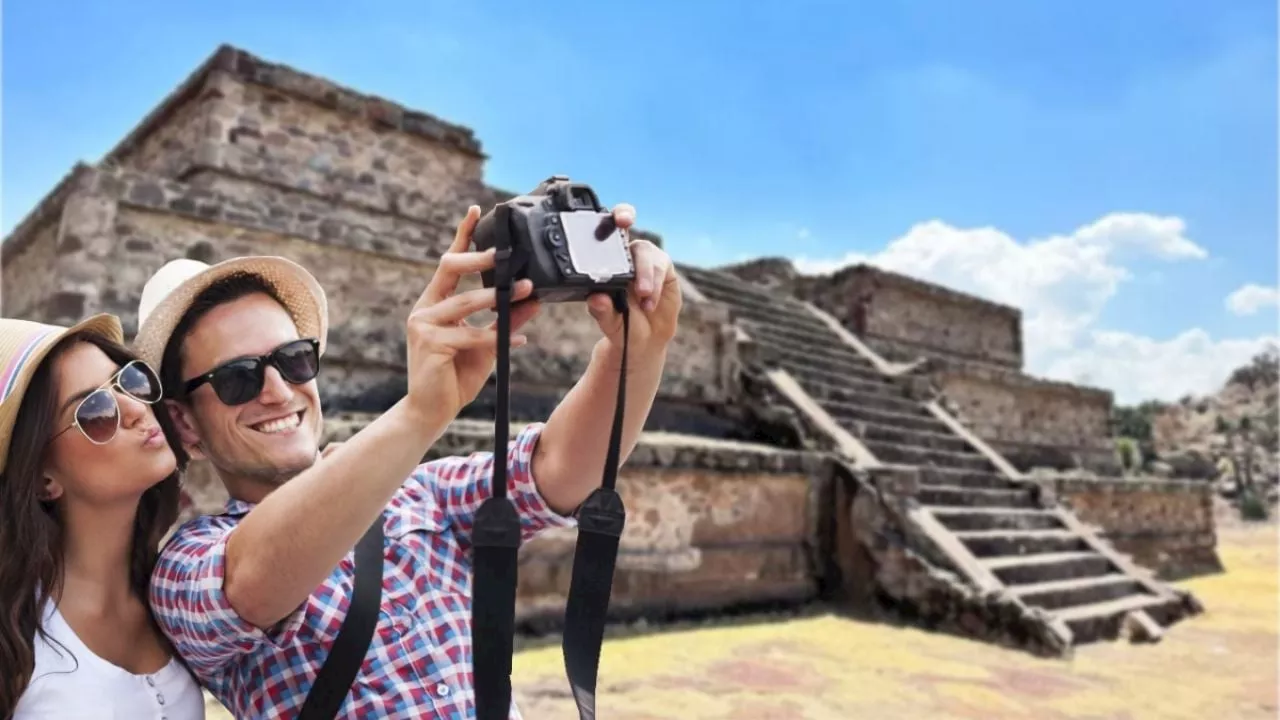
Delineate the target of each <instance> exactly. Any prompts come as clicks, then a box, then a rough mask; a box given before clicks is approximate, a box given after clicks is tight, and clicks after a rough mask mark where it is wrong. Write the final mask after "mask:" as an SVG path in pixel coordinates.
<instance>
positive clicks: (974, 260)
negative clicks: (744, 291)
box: [796, 213, 1265, 402]
mask: <svg viewBox="0 0 1280 720" xmlns="http://www.w3.org/2000/svg"><path fill="white" fill-rule="evenodd" d="M1208 257H1209V254H1208V252H1206V251H1205V249H1204V248H1203V247H1201V246H1200V245H1198V244H1197V243H1196V242H1195V241H1193V240H1192V239H1190V238H1189V237H1187V234H1186V224H1185V223H1184V222H1183V221H1182V219H1180V218H1177V217H1167V216H1157V215H1150V214H1145V213H1112V214H1109V215H1106V216H1104V217H1102V218H1100V219H1099V220H1097V221H1096V222H1093V223H1091V224H1088V225H1085V226H1082V227H1080V228H1077V229H1076V230H1075V231H1074V232H1072V233H1071V234H1069V235H1054V236H1050V237H1045V238H1038V239H1032V240H1029V241H1026V242H1019V241H1018V240H1016V239H1015V238H1013V237H1011V236H1010V235H1008V234H1007V233H1005V232H1003V231H1001V230H999V229H997V228H994V227H983V228H967V229H965V228H957V227H954V226H952V225H948V224H947V223H944V222H942V221H939V220H932V221H929V222H924V223H920V224H918V225H915V226H914V227H912V228H911V229H910V230H908V231H907V233H906V234H905V235H903V236H902V237H899V238H897V239H896V240H894V241H892V242H890V243H889V244H888V245H887V246H886V247H885V248H884V249H883V250H881V251H880V252H877V253H874V254H870V255H867V254H859V253H850V254H848V255H846V256H844V257H842V258H839V259H837V260H820V259H819V260H815V259H809V258H800V259H798V260H796V266H797V268H798V269H799V270H800V272H804V273H825V272H830V271H832V270H835V269H837V268H839V267H843V266H845V265H849V264H853V263H857V262H865V263H868V264H871V265H875V266H877V267H881V268H884V269H886V270H892V271H895V272H899V273H902V274H904V275H910V276H912V277H917V278H921V279H924V280H928V281H931V282H936V283H938V284H941V285H945V286H947V287H951V288H954V289H956V290H961V291H964V292H968V293H971V294H973V295H977V296H979V297H983V298H986V299H989V300H993V301H995V302H1000V303H1004V304H1007V305H1012V306H1014V307H1017V308H1019V309H1021V310H1022V312H1023V338H1024V348H1025V351H1026V359H1027V362H1026V367H1027V370H1028V371H1030V372H1032V373H1035V374H1037V375H1043V376H1045V377H1050V378H1057V379H1061V380H1068V381H1074V382H1081V383H1087V384H1090V385H1095V386H1099V387H1105V388H1108V389H1111V390H1112V391H1113V392H1115V393H1116V399H1117V401H1119V402H1133V401H1136V400H1140V399H1143V398H1147V397H1156V398H1167V399H1175V398H1177V397H1179V396H1181V395H1183V394H1185V393H1187V392H1207V391H1211V390H1213V389H1215V388H1216V387H1218V386H1219V385H1220V384H1221V383H1222V382H1223V381H1224V380H1225V379H1226V377H1227V375H1228V374H1229V373H1230V371H1231V370H1232V369H1233V368H1235V367H1236V366H1238V365H1240V364H1242V363H1244V362H1245V361H1247V360H1248V359H1249V357H1251V356H1252V354H1253V353H1254V352H1256V351H1258V349H1260V348H1261V347H1262V345H1263V343H1264V342H1265V339H1264V338H1257V339H1229V340H1218V341H1214V340H1213V339H1212V338H1210V337H1209V336H1208V334H1206V333H1205V332H1204V331H1203V330H1198V329H1196V330H1189V331H1187V332H1184V333H1183V334H1181V335H1179V336H1177V337H1175V338H1172V339H1169V340H1163V341H1161V340H1155V339H1152V338H1145V337H1140V336H1136V335H1130V334H1126V333H1117V332H1106V331H1102V330H1098V329H1097V328H1095V327H1094V326H1095V323H1096V322H1097V319H1098V316H1099V315H1100V313H1101V312H1102V310H1103V309H1104V308H1105V307H1106V305H1107V303H1108V302H1109V301H1110V300H1111V298H1112V297H1114V296H1115V294H1116V292H1117V290H1118V289H1119V287H1120V284H1121V283H1123V282H1125V281H1129V280H1133V279H1134V275H1133V274H1132V273H1131V272H1130V270H1129V269H1128V267H1126V264H1127V261H1129V260H1132V259H1135V258H1154V259H1159V260H1164V261H1169V262H1175V261H1198V260H1204V259H1206V258H1208Z"/></svg>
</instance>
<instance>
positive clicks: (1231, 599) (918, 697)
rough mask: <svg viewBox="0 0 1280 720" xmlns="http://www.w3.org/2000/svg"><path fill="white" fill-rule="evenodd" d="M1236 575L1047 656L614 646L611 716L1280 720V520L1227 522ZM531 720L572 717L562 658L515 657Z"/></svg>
mask: <svg viewBox="0 0 1280 720" xmlns="http://www.w3.org/2000/svg"><path fill="white" fill-rule="evenodd" d="M1219 552H1220V557H1221V558H1222V561H1223V563H1224V564H1225V565H1226V568H1227V572H1225V573H1223V574H1220V575H1215V576H1210V577H1204V578H1198V579H1193V580H1190V581H1187V582H1184V583H1180V585H1182V586H1183V587H1186V588H1187V589H1189V590H1191V591H1192V592H1194V593H1195V594H1196V596H1197V597H1198V598H1199V599H1200V600H1201V602H1202V603H1204V605H1205V608H1206V612H1205V613H1204V614H1203V615H1199V616H1196V617H1194V618H1191V619H1190V620H1186V621H1183V622H1181V623H1179V624H1177V625H1175V626H1173V627H1172V628H1170V629H1169V630H1168V631H1167V633H1166V635H1165V637H1164V639H1163V640H1162V641H1161V642H1160V643H1159V644H1156V645H1130V644H1127V643H1123V642H1117V643H1113V644H1100V645H1094V646H1085V647H1083V648H1080V649H1078V650H1077V651H1076V656H1075V658H1074V659H1072V660H1069V661H1063V660H1044V659H1037V658H1034V657H1031V656H1028V655H1025V654H1022V653H1019V652H1015V651H1010V650H1004V649H1000V648H996V647H992V646H989V645H984V644H981V643H977V642H970V641H967V640H963V639H960V638H956V637H949V636H944V635H940V634H933V633H927V632H922V631H918V630H913V629H905V628H898V627H891V626H887V625H883V624H877V623H866V622H859V621H855V620H847V619H842V618H837V617H833V616H824V617H816V618H805V619H799V620H793V621H784V622H778V623H771V624H761V625H755V626H742V627H730V628H714V629H705V630H696V631H690V632H683V633H669V634H657V635H651V636H648V637H637V638H628V639H620V640H614V641H610V642H608V643H606V645H605V648H604V651H603V654H602V658H601V669H600V677H601V681H602V682H601V685H602V686H601V688H600V690H599V695H600V697H599V699H598V701H597V702H598V703H599V706H598V710H599V715H600V717H602V718H608V719H609V720H667V719H668V718H669V719H671V720H676V719H677V718H679V720H764V719H766V718H768V719H770V720H772V719H774V718H777V719H778V720H782V719H786V720H796V719H800V718H805V719H810V718H812V719H814V720H817V719H820V718H821V719H825V718H830V719H832V720H837V719H839V720H847V719H848V718H875V719H876V720H898V719H902V720H920V719H921V718H930V719H934V718H938V719H941V718H974V719H978V718H981V719H983V720H988V719H991V720H994V719H996V718H1017V719H1018V720H1026V719H1028V718H1035V719H1037V720H1039V719H1042V718H1043V719H1044V720H1066V719H1067V718H1071V719H1073V720H1076V719H1079V720H1083V719H1085V718H1088V719H1089V720H1103V719H1106V720H1138V719H1139V718H1162V719H1164V718H1169V719H1174V718H1186V719H1187V720H1192V719H1194V720H1206V719H1210V720H1251V719H1252V718H1267V719H1268V720H1271V719H1273V718H1275V717H1276V710H1277V689H1276V687H1277V672H1278V667H1277V649H1278V640H1277V631H1278V629H1280V622H1278V620H1280V616H1278V612H1280V606H1278V598H1280V587H1278V584H1280V583H1278V574H1280V573H1278V572H1277V531H1276V526H1275V525H1274V524H1268V525H1264V526H1254V527H1251V528H1242V527H1238V526H1236V527H1223V528H1221V529H1220V531H1219ZM513 676H514V682H515V683H516V685H517V697H518V701H519V703H520V707H521V709H522V710H523V712H524V715H525V717H526V718H529V720H541V719H542V718H549V719H551V720H559V719H560V718H576V717H577V712H576V711H575V709H574V707H573V703H572V700H571V699H570V698H568V697H566V695H567V692H566V690H567V686H566V682H565V680H564V670H563V665H562V657H561V652H560V648H559V647H558V646H556V647H549V648H541V649H538V650H533V651H526V652H522V653H520V654H518V655H517V657H516V659H515V666H514V668H513Z"/></svg>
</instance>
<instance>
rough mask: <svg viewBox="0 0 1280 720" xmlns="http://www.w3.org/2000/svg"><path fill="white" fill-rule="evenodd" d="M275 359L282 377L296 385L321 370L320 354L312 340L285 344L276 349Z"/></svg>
mask: <svg viewBox="0 0 1280 720" xmlns="http://www.w3.org/2000/svg"><path fill="white" fill-rule="evenodd" d="M275 360H276V369H277V370H279V371H280V377H282V378H284V379H285V380H286V381H288V382H291V383H293V384H294V385H300V384H302V383H304V382H308V381H310V380H311V379H312V378H314V377H315V376H316V375H317V374H318V373H319V372H320V354H319V353H318V352H317V351H316V345H315V343H313V342H311V341H310V340H300V341H298V342H295V343H289V344H288V345H285V346H284V347H282V348H280V349H279V350H277V351H276V355H275Z"/></svg>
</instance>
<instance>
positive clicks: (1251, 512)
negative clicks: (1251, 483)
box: [1240, 488, 1271, 521]
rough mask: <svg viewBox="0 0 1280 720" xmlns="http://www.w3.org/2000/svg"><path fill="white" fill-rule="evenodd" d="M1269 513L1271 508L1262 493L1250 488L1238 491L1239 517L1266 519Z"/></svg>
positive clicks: (1243, 518) (1244, 518)
mask: <svg viewBox="0 0 1280 720" xmlns="http://www.w3.org/2000/svg"><path fill="white" fill-rule="evenodd" d="M1270 515H1271V508H1269V507H1267V501H1266V500H1265V499H1264V498H1263V497H1262V495H1261V494H1260V493H1259V492H1258V491H1257V490H1254V489H1252V488H1249V489H1246V490H1244V491H1242V492H1241V493H1240V518H1241V519H1242V520H1259V521H1260V520H1266V519H1267V518H1268V517H1269V516H1270Z"/></svg>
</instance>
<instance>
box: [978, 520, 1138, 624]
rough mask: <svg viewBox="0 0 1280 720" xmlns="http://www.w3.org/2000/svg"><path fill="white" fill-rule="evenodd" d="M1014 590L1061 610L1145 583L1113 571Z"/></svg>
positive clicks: (1132, 590) (1033, 603)
mask: <svg viewBox="0 0 1280 720" xmlns="http://www.w3.org/2000/svg"><path fill="white" fill-rule="evenodd" d="M957 534H959V533H957ZM1010 591H1011V592H1012V593H1013V594H1014V595H1017V596H1018V598H1020V599H1021V600H1022V602H1024V603H1026V604H1027V605H1029V606H1031V607H1038V608H1044V609H1045V610H1057V609H1059V608H1065V607H1072V606H1076V605H1090V604H1093V603H1101V602H1106V601H1108V600H1115V599H1116V598H1121V597H1124V596H1126V595H1132V594H1134V593H1139V592H1142V584H1141V583H1139V582H1138V581H1137V580H1135V579H1133V578H1131V577H1129V576H1128V575H1124V574H1122V573H1110V574H1108V575H1100V576H1098V577H1090V578H1078V579H1074V580H1053V581H1050V582H1043V583H1035V584H1033V585H1018V586H1016V587H1013V588H1010Z"/></svg>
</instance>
